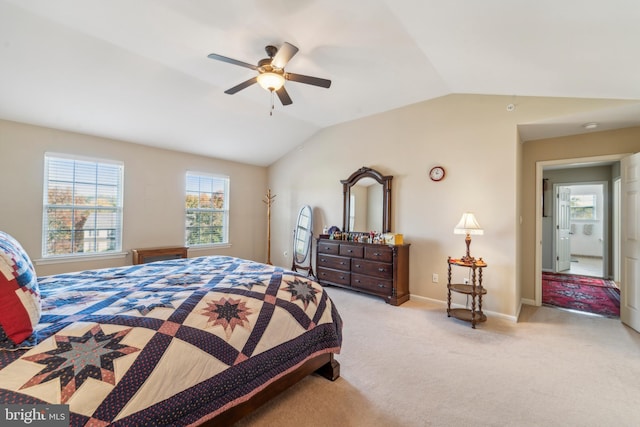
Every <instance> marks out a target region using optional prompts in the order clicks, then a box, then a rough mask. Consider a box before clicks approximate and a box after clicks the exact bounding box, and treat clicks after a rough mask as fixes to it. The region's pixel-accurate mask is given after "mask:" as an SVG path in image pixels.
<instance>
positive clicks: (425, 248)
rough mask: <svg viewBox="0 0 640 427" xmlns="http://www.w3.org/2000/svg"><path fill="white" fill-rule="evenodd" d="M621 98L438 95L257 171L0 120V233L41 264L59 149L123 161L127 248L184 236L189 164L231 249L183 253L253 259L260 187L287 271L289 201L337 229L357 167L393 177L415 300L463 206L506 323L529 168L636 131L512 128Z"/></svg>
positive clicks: (430, 287) (43, 269) (513, 303)
mask: <svg viewBox="0 0 640 427" xmlns="http://www.w3.org/2000/svg"><path fill="white" fill-rule="evenodd" d="M510 103H515V104H516V109H515V111H513V112H508V111H507V110H506V105H507V104H510ZM623 103H625V101H611V100H584V99H569V98H538V97H524V98H520V97H519V98H517V99H516V100H515V102H514V98H513V97H511V96H508V97H506V96H504V97H503V96H484V95H449V96H445V97H442V98H438V99H434V100H431V101H426V102H422V103H418V104H415V105H411V106H407V107H404V108H401V109H398V110H394V111H390V112H387V113H383V114H379V115H376V116H371V117H367V118H363V119H360V120H356V121H353V122H348V123H343V124H340V125H336V126H333V127H331V128H327V129H325V130H323V131H321V132H319V133H318V134H316V135H315V136H313V137H312V138H310V139H309V140H307V141H305V142H304V143H301V145H300V146H299V147H298V148H297V149H295V150H293V151H292V152H290V153H289V154H288V155H286V156H285V157H283V158H282V159H280V160H279V161H278V162H276V163H274V164H273V165H272V166H271V167H269V168H268V169H266V168H261V167H253V166H247V165H242V164H237V163H232V162H225V161H221V160H216V159H211V158H206V157H200V156H194V155H188V154H181V153H177V152H172V151H165V150H159V149H153V148H149V147H145V146H141V145H135V144H129V143H125V142H121V141H114V140H110V139H104V138H98V137H92V136H87V135H80V134H75V133H69V132H62V131H56V130H51V129H46V128H39V127H35V126H29V125H23V124H18V123H13V122H6V121H0V159H1V160H2V164H3V167H2V168H0V179H2V182H3V183H5V184H3V185H2V186H1V187H0V200H2V203H1V204H0V229H2V230H5V231H7V232H9V233H11V234H13V235H15V236H16V237H17V238H18V239H19V240H20V241H21V242H22V243H23V245H24V246H25V248H26V249H27V251H28V252H29V254H30V255H31V256H32V257H33V258H38V257H40V250H41V237H40V233H41V222H42V182H43V176H42V174H43V156H44V153H45V152H47V151H52V152H69V153H73V154H78V155H85V156H91V157H103V158H112V159H118V160H122V161H124V163H125V190H124V196H125V214H124V221H125V223H124V227H125V233H124V237H123V247H124V249H125V250H130V249H131V248H135V247H147V246H161V245H162V246H164V245H174V244H181V243H182V242H183V238H184V231H183V225H184V218H183V208H182V206H183V205H182V203H183V194H184V192H183V182H184V173H185V172H186V171H187V170H197V171H202V172H211V173H222V174H227V175H229V176H230V177H231V198H230V201H231V243H232V247H231V248H229V249H219V250H215V251H205V252H197V253H194V252H193V251H192V253H191V255H200V254H203V255H208V254H210V253H211V254H214V253H215V254H218V253H219V254H228V255H234V256H240V257H243V258H248V259H254V260H258V261H264V260H266V208H265V205H264V203H262V200H263V198H264V194H265V192H266V189H267V188H271V190H272V193H273V194H276V196H277V197H276V198H275V200H274V204H273V208H272V229H271V236H272V242H271V249H272V250H271V261H272V262H273V263H274V264H276V265H280V266H284V267H290V266H291V242H292V232H293V228H294V223H295V219H296V217H297V213H298V210H299V209H300V207H301V206H302V205H304V204H309V205H311V206H312V208H313V210H314V224H315V226H314V229H315V230H314V231H315V234H316V235H317V234H319V233H320V231H321V230H322V227H323V226H324V225H338V226H341V225H342V185H341V184H340V180H341V179H345V178H348V177H349V176H350V175H351V174H352V173H353V172H354V171H356V170H357V169H359V168H360V167H362V166H368V167H372V168H375V169H378V170H379V171H380V172H381V173H383V174H385V175H393V176H394V179H393V200H392V204H393V206H392V230H393V231H395V232H398V233H403V234H404V235H405V241H407V242H409V243H411V263H410V291H411V293H412V295H414V296H416V297H425V298H431V299H436V300H440V301H444V300H445V299H446V259H447V256H461V255H463V254H464V240H463V236H460V235H454V234H453V227H454V226H455V224H456V223H457V222H458V220H459V219H460V216H461V215H462V213H463V212H464V211H466V210H472V211H474V212H475V213H476V216H477V218H478V221H479V222H480V224H481V225H482V226H483V228H484V230H485V234H484V235H483V236H475V237H474V239H473V243H472V246H471V252H472V255H475V256H482V257H483V258H484V259H485V260H486V261H487V262H488V264H489V267H488V268H487V270H486V271H485V285H486V287H487V289H488V292H489V293H488V295H487V297H486V298H485V309H487V310H488V311H490V312H494V313H499V314H502V315H505V316H510V317H515V316H516V315H517V313H518V310H519V306H520V301H521V299H530V298H532V297H533V292H534V290H533V283H532V282H533V277H534V271H533V270H534V267H533V263H534V259H533V257H534V253H535V244H534V241H535V238H534V234H535V215H536V214H535V179H534V173H535V161H536V160H539V159H542V160H545V159H551V158H575V157H582V156H586V155H598V154H600V153H610V152H619V151H623V152H631V151H638V149H637V148H638V140H639V138H638V133H639V132H640V131H638V130H637V129H636V130H625V131H618V132H612V133H607V134H608V135H615V138H614V141H613V142H612V141H611V140H610V138H609V137H602V136H601V135H599V134H598V133H594V134H589V135H586V136H581V137H575V139H572V138H561V139H558V140H548V141H539V142H527V143H524V144H521V143H520V142H519V139H518V131H517V126H518V124H531V123H535V122H536V121H540V120H545V119H549V118H554V117H560V116H563V115H570V114H576V113H582V112H585V111H591V110H598V109H603V108H610V107H615V106H619V105H621V104H623ZM618 137H619V138H618ZM214 143H215V142H214ZM434 165H442V166H444V167H445V169H446V171H447V176H446V178H445V179H444V180H443V181H441V182H438V183H436V182H432V181H431V180H430V179H429V178H428V175H427V174H428V171H429V169H430V168H431V167H432V166H434ZM6 183H15V185H7V184H6ZM267 183H268V184H267ZM285 252H286V253H287V254H286V255H285ZM128 262H130V256H129V257H127V258H125V259H121V260H112V261H102V262H85V263H74V264H56V265H43V266H39V267H38V273H39V274H53V273H57V272H62V271H72V270H77V269H85V268H99V267H109V266H113V265H122V264H126V263H128ZM432 273H437V274H438V275H439V277H440V280H439V283H432V282H431V275H432ZM460 275H461V273H459V276H460ZM521 284H522V286H521ZM456 302H460V303H464V300H461V299H460V300H458V301H456Z"/></svg>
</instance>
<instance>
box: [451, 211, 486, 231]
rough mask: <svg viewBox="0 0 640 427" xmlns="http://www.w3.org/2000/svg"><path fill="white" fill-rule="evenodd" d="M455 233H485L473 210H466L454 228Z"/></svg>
mask: <svg viewBox="0 0 640 427" xmlns="http://www.w3.org/2000/svg"><path fill="white" fill-rule="evenodd" d="M453 233H454V234H484V230H483V229H482V228H481V227H480V224H478V221H477V220H476V217H475V215H474V214H473V212H465V213H463V214H462V218H461V219H460V222H459V223H458V225H456V227H455V228H454V229H453Z"/></svg>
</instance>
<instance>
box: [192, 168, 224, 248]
mask: <svg viewBox="0 0 640 427" xmlns="http://www.w3.org/2000/svg"><path fill="white" fill-rule="evenodd" d="M185 208H186V239H185V240H186V244H187V246H197V245H215V244H223V243H228V242H229V177H226V176H215V175H207V174H201V173H194V172H187V191H186V197H185Z"/></svg>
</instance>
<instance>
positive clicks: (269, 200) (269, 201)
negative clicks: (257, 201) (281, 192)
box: [262, 189, 276, 265]
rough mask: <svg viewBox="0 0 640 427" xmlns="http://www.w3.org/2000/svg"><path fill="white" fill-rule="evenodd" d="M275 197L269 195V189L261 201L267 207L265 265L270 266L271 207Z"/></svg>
mask: <svg viewBox="0 0 640 427" xmlns="http://www.w3.org/2000/svg"><path fill="white" fill-rule="evenodd" d="M275 198H276V195H275V194H274V195H273V196H272V195H271V189H268V190H267V195H266V196H265V197H264V200H263V201H262V202H263V203H264V204H266V205H267V264H269V265H271V205H272V204H273V199H275Z"/></svg>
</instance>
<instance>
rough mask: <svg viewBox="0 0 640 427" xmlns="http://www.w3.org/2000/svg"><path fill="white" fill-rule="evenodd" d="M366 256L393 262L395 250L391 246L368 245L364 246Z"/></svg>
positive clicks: (374, 259)
mask: <svg viewBox="0 0 640 427" xmlns="http://www.w3.org/2000/svg"><path fill="white" fill-rule="evenodd" d="M364 257H365V258H366V259H370V260H372V261H380V262H391V261H392V260H393V250H392V249H391V248H390V247H389V246H384V245H380V246H375V245H373V246H367V247H365V248H364Z"/></svg>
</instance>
